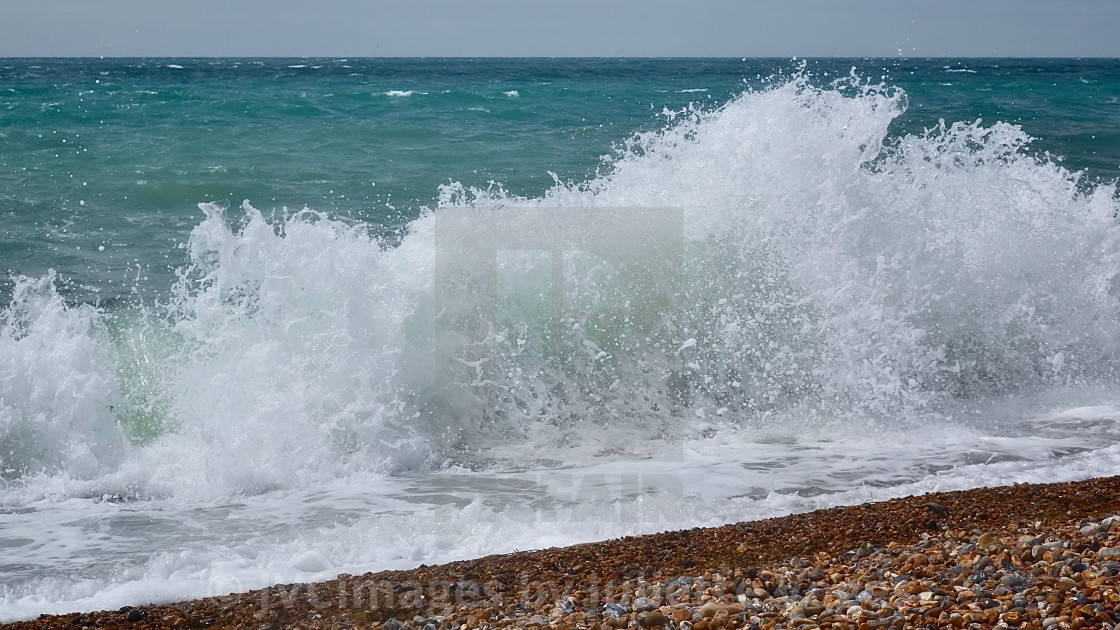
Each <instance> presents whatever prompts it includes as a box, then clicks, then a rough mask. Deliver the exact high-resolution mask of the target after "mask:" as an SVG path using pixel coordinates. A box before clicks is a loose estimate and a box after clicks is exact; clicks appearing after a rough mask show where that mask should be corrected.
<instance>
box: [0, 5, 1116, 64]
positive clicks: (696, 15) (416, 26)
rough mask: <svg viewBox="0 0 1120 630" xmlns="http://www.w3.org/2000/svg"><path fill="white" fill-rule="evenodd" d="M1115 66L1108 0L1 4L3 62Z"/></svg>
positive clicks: (1113, 24)
mask: <svg viewBox="0 0 1120 630" xmlns="http://www.w3.org/2000/svg"><path fill="white" fill-rule="evenodd" d="M899 54H902V55H907V56H922V57H926V56H963V57H972V56H1083V57H1088V56H1095V57H1120V0H772V1H768V2H756V1H751V0H701V1H697V2H687V1H684V0H674V1H672V2H670V1H667V0H596V1H592V0H322V1H315V0H174V1H170V0H34V1H30V0H0V56H99V55H104V56H292V57H299V56H736V57H738V56H744V57H754V56H794V55H796V56H896V55H899Z"/></svg>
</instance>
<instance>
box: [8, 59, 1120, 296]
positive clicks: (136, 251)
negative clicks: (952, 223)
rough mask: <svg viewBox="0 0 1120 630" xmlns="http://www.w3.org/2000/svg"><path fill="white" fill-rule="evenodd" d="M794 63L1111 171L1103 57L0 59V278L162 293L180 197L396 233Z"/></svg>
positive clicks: (185, 202)
mask: <svg viewBox="0 0 1120 630" xmlns="http://www.w3.org/2000/svg"><path fill="white" fill-rule="evenodd" d="M802 67H804V68H805V72H807V73H808V74H809V76H810V80H811V81H812V82H814V83H817V84H824V85H827V84H828V83H829V82H831V81H833V80H835V79H838V78H843V77H846V76H848V74H849V72H851V71H853V70H854V71H855V72H856V74H857V75H858V76H860V77H861V79H862V80H864V81H870V82H872V83H879V82H880V81H883V82H885V83H886V84H888V85H890V86H892V87H897V88H901V89H903V90H905V91H906V94H907V96H908V99H909V107H908V108H907V109H906V111H905V113H903V114H901V115H900V116H899V117H898V118H897V119H896V120H895V121H894V122H893V123H892V124H891V128H890V131H891V133H892V134H895V135H898V134H902V133H905V132H916V131H920V130H922V129H923V128H928V127H934V126H936V125H937V123H938V120H940V119H944V120H945V121H947V122H949V123H952V122H955V121H973V120H976V119H983V120H984V121H986V122H988V123H992V122H995V121H1005V122H1010V123H1013V124H1017V125H1021V126H1022V128H1023V130H1024V132H1026V133H1027V134H1029V135H1030V136H1032V137H1034V138H1036V140H1035V141H1034V142H1033V143H1032V145H1031V149H1030V150H1031V151H1032V152H1034V153H1044V152H1049V153H1051V154H1052V155H1054V156H1055V159H1062V164H1063V165H1064V166H1066V167H1067V168H1069V169H1070V170H1073V171H1080V170H1085V171H1086V175H1087V177H1088V178H1089V179H1105V180H1108V179H1114V178H1116V177H1117V176H1118V175H1120V131H1118V130H1120V109H1118V104H1117V102H1118V99H1120V83H1118V81H1120V79H1118V74H1120V65H1118V63H1117V62H1116V61H1115V60H1030V59H1027V60H1007V59H969V60H959V59H951V60H948V59H940V60H939V59H933V60H882V59H871V60H868V59H828V60H808V61H805V62H801V61H797V60H784V59H783V60H771V59H761V60H760V59H748V60H742V61H741V60H738V59H695V60H693V59H664V60H644V59H590V60H568V59H544V60H538V59H509V60H489V59H450V60H438V59H434V60H425V59H401V60H396V59H281V60H277V59H261V60H252V59H131V60H129V59H123V60H122V59H108V60H90V59H19V60H15V59H8V60H5V61H4V62H3V63H2V64H0V86H2V87H0V130H2V131H0V133H3V134H4V137H3V138H0V140H2V141H3V142H2V143H0V216H3V217H4V219H5V225H4V227H5V229H4V233H3V236H2V237H0V239H2V240H0V269H3V270H7V271H8V272H10V273H12V274H23V275H29V276H37V275H41V274H42V273H44V272H46V270H47V269H56V270H57V271H58V272H59V273H60V275H61V277H62V278H63V280H64V282H65V284H64V287H65V289H64V292H65V293H66V294H68V295H73V297H74V299H77V300H81V301H89V302H97V303H101V304H103V305H106V306H111V305H113V304H114V303H115V301H116V300H119V299H121V298H123V297H127V296H128V295H129V292H130V291H131V290H132V288H133V287H134V286H136V285H137V282H136V281H135V277H136V275H137V273H136V266H137V264H139V266H140V268H141V269H142V271H143V274H142V276H141V278H142V277H143V276H144V275H146V276H148V277H149V280H148V281H146V282H145V281H143V280H141V282H140V283H139V284H140V288H141V289H142V291H143V292H144V293H145V294H151V293H158V292H159V291H162V290H165V289H166V288H167V286H168V285H169V284H170V282H169V277H170V275H169V273H168V266H169V265H171V266H177V265H181V264H182V263H183V262H184V257H183V255H182V252H181V251H179V250H176V245H177V244H178V243H180V242H184V241H185V240H186V238H187V236H188V235H189V232H190V230H191V228H192V227H194V225H195V224H197V222H198V221H199V219H200V217H201V213H200V212H199V211H198V210H197V208H196V204H198V203H199V202H207V201H224V202H226V203H231V204H233V205H234V206H236V205H237V204H239V203H240V202H241V201H242V200H243V199H248V200H250V201H251V202H253V204H254V205H255V206H256V207H257V208H259V209H261V210H262V211H265V212H272V211H276V212H282V209H283V208H285V207H286V208H288V209H290V210H298V209H300V208H303V207H309V208H312V209H315V210H318V211H323V212H327V213H330V214H331V215H332V216H339V217H351V218H354V219H357V220H361V221H363V222H365V223H367V224H368V225H370V226H371V227H373V228H374V229H375V231H376V232H377V233H379V234H381V233H395V232H396V231H398V230H399V229H400V228H402V227H403V226H404V225H405V224H407V222H408V221H410V220H411V219H414V218H415V217H416V216H417V215H418V213H419V212H420V211H421V209H422V208H432V207H434V206H435V205H436V201H437V196H438V190H437V189H438V187H439V186H440V185H442V184H447V183H449V182H461V183H462V184H464V185H465V186H478V187H487V186H490V185H495V186H502V187H503V188H504V189H505V190H507V191H509V192H510V193H511V194H515V195H523V196H527V197H536V196H539V195H541V194H542V193H543V192H544V191H545V190H547V189H548V188H549V187H550V186H552V184H553V179H552V176H551V175H550V173H555V174H556V175H557V176H558V177H559V178H560V179H561V180H563V181H577V182H578V181H584V180H587V179H589V178H591V177H592V176H593V175H594V174H595V172H596V171H597V170H599V169H601V168H602V167H603V164H602V161H601V160H602V158H603V156H608V155H612V154H613V153H614V152H615V151H616V150H617V148H619V147H621V146H622V145H623V143H624V142H625V141H626V140H627V139H629V138H631V136H632V135H633V134H634V133H638V132H642V131H651V130H656V129H659V128H661V127H663V126H664V125H665V124H666V117H665V116H664V112H665V111H666V110H670V111H678V110H681V109H683V108H687V107H689V106H697V107H705V108H709V109H713V108H716V107H718V106H720V105H722V104H724V103H726V102H727V101H728V100H729V99H730V98H732V97H733V96H735V95H737V94H739V93H741V92H743V91H744V90H747V89H758V88H761V87H763V86H766V85H771V84H774V83H775V82H780V81H781V80H782V79H781V77H782V76H787V77H788V76H790V75H791V74H794V73H796V72H798V71H799V69H800V68H802ZM102 246H104V247H105V250H104V251H101V250H99V248H100V247H102ZM11 287H12V282H11V279H10V278H4V279H2V280H0V301H6V300H7V299H8V298H10V295H11Z"/></svg>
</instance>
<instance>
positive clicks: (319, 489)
mask: <svg viewBox="0 0 1120 630" xmlns="http://www.w3.org/2000/svg"><path fill="white" fill-rule="evenodd" d="M905 103H906V99H905V96H904V95H903V94H902V93H900V92H897V91H892V90H889V89H884V88H878V87H868V86H861V85H859V84H858V82H855V81H853V82H842V83H838V84H836V85H835V86H834V87H832V88H830V89H819V88H815V87H812V86H811V85H809V83H808V81H806V80H805V79H803V78H798V79H794V80H793V81H791V82H789V83H786V84H784V85H779V86H776V87H774V88H772V89H769V90H766V91H761V92H752V93H747V94H744V95H742V96H740V97H738V98H736V99H734V100H733V101H732V102H730V103H728V104H726V105H724V106H723V107H720V108H718V109H713V110H699V109H691V110H686V111H684V112H680V113H677V114H676V115H675V116H674V119H673V120H672V122H670V123H669V124H668V125H667V126H666V127H665V128H664V129H661V130H657V131H653V132H648V133H643V134H638V135H636V136H634V137H632V138H630V139H628V140H627V141H626V142H625V143H624V145H623V147H622V148H621V150H620V152H619V153H618V155H616V156H615V158H614V159H613V161H612V163H610V164H609V165H606V167H605V168H604V169H603V175H601V176H600V177H597V178H596V179H593V180H591V181H588V182H582V183H565V182H559V181H558V182H557V183H556V185H555V186H554V187H552V188H551V189H550V190H549V191H548V192H547V193H546V194H545V195H543V196H542V197H540V198H535V199H525V198H519V197H515V196H511V195H509V194H507V193H505V192H503V191H501V190H500V189H498V188H494V189H488V190H476V189H470V188H467V187H464V186H462V185H459V184H450V185H448V186H445V187H443V188H442V189H441V191H440V202H439V207H437V208H435V209H434V211H432V212H427V213H425V214H424V215H423V216H421V218H419V219H418V220H416V221H415V222H414V223H413V224H412V225H411V226H410V228H409V233H408V234H407V235H406V236H405V237H404V239H403V240H402V242H401V243H400V244H399V245H398V246H395V247H391V248H390V247H386V246H384V245H382V244H381V243H379V242H378V241H376V240H375V239H373V238H371V237H370V236H369V231H368V230H367V228H366V226H363V225H360V224H354V223H352V222H347V221H341V220H338V219H334V218H331V217H329V216H327V215H324V214H321V213H316V212H312V211H304V212H300V213H297V214H295V215H293V216H291V217H288V218H286V219H283V220H269V219H266V218H265V217H264V216H263V215H261V213H259V212H257V211H256V210H255V209H253V208H252V206H250V205H249V204H245V205H244V206H243V209H242V211H241V212H240V213H239V214H238V215H237V216H232V217H231V216H229V213H228V212H226V211H225V210H224V209H223V208H221V207H219V206H216V205H212V204H204V205H203V206H201V207H202V210H203V212H204V214H205V218H204V219H203V220H202V222H201V223H200V224H199V225H198V226H197V227H196V228H195V229H194V231H193V233H192V235H191V238H190V242H189V244H188V246H189V253H190V259H191V264H190V265H189V266H188V267H187V268H184V269H182V270H181V272H180V281H179V283H178V285H177V286H176V287H175V290H174V292H173V297H172V298H171V299H170V301H169V303H168V304H166V305H165V306H164V307H161V308H152V309H150V310H149V311H147V312H144V313H137V314H133V315H126V314H115V315H113V316H107V315H105V314H102V313H98V312H97V311H95V310H94V309H92V308H90V307H71V306H67V305H66V304H65V303H64V302H63V300H62V299H61V298H60V297H59V296H58V294H57V293H56V292H55V290H54V286H53V284H54V281H53V278H51V277H49V276H48V277H46V278H42V279H38V280H29V279H21V280H19V282H18V284H17V290H16V292H15V297H14V299H13V301H12V304H11V305H10V306H9V307H8V309H6V310H5V311H3V314H2V315H0V447H2V448H0V453H3V455H0V458H2V462H3V471H4V472H3V481H0V484H2V485H0V503H3V504H4V505H5V506H8V507H12V508H18V509H17V510H14V513H13V514H11V515H6V517H5V521H4V524H3V535H4V536H5V537H7V538H9V539H11V540H15V541H18V544H11V545H6V546H2V547H0V565H5V566H16V565H17V564H19V565H20V566H24V567H27V568H21V569H19V570H18V571H17V570H13V572H12V573H11V574H10V575H8V576H6V577H5V581H4V584H3V585H2V586H0V593H2V597H3V599H2V601H0V619H4V620H10V619H15V618H21V617H28V616H33V615H35V614H38V613H40V612H47V611H56V612H57V611H63V610H78V609H90V608H98V607H116V606H120V605H124V604H135V603H139V602H143V601H157V600H158V601H167V600H171V599H177V598H181V597H188V596H197V595H204V594H216V593H223V592H229V591H231V590H239V589H245V588H251V587H256V586H263V585H265V584H267V583H270V582H277V581H282V582H290V581H297V580H299V581H304V580H310V579H320V578H326V577H331V576H333V574H334V573H337V572H340V571H351V572H357V571H362V570H366V569H372V568H384V567H404V566H408V565H415V564H419V563H421V562H438V561H444V560H450V559H455V558H462V557H467V556H472V555H481V554H485V553H493V552H500V551H509V550H512V549H513V548H521V549H524V548H529V547H543V546H548V545H553V544H565V543H572V542H580V541H586V540H592V539H595V538H603V537H608V536H615V535H622V534H630V533H638V532H644V531H655V530H659V529H668V528H676V527H684V526H694V525H706V524H717V523H722V522H727V521H731V520H742V519H748V518H755V517H762V516H770V515H775V514H782V513H788V512H791V511H798V510H806V509H812V508H816V507H823V506H827V505H835V504H839V503H850V502H857V501H865V500H868V499H875V498H885V497H888V496H897V495H900V494H909V493H913V492H921V491H929V490H935V489H940V490H948V489H956V488H964V487H971V486H976V485H987V484H996V483H1008V482H1012V481H1043V480H1045V481H1051V480H1059V479H1074V478H1081V477H1086V476H1091V475H1104V474H1116V473H1117V472H1118V471H1120V446H1118V444H1120V431H1118V430H1117V429H1116V426H1117V419H1118V418H1120V411H1118V409H1120V403H1118V401H1117V400H1115V397H1114V395H1113V394H1112V393H1111V392H1113V391H1115V387H1114V385H1115V383H1116V380H1117V374H1116V373H1115V370H1114V367H1113V366H1114V365H1115V364H1116V357H1117V356H1118V353H1120V347H1117V344H1118V343H1120V330H1118V329H1117V328H1118V327H1120V318H1117V308H1118V306H1120V302H1118V296H1120V279H1118V278H1120V241H1118V239H1117V226H1116V216H1117V214H1118V212H1120V202H1118V200H1117V195H1116V191H1115V188H1114V187H1113V186H1111V185H1095V184H1086V183H1083V182H1081V181H1080V178H1079V176H1078V175H1077V174H1075V173H1070V172H1068V171H1066V170H1065V169H1063V168H1062V167H1061V166H1059V165H1057V164H1055V163H1052V162H1049V161H1042V160H1039V159H1037V158H1035V157H1032V156H1031V155H1030V153H1029V151H1028V149H1029V139H1028V138H1027V137H1026V136H1025V135H1024V134H1023V132H1022V131H1021V130H1020V129H1019V128H1018V127H1016V126H1013V125H1008V124H1004V123H996V124H993V125H990V126H984V125H982V124H981V123H979V122H966V123H953V124H943V125H941V126H939V127H937V128H935V129H932V130H930V131H928V132H926V133H923V134H920V135H907V136H903V137H889V136H888V132H889V126H890V124H891V122H892V121H893V120H894V119H895V118H896V117H897V116H898V114H899V113H900V112H901V111H902V110H903V108H904V107H905ZM516 207H523V208H527V209H529V210H531V211H532V212H540V211H542V209H546V210H548V211H549V212H554V213H555V222H556V223H557V224H558V225H562V224H565V223H564V222H565V221H568V222H569V223H567V225H569V226H570V225H577V226H578V222H576V223H575V224H573V223H571V219H570V217H580V216H582V217H585V218H586V217H590V216H592V215H590V214H587V213H589V212H599V213H601V214H604V215H605V214H607V209H610V208H616V209H617V208H629V209H631V210H630V212H639V213H640V210H633V209H635V208H638V209H640V208H643V207H644V208H649V207H658V208H664V207H676V208H680V209H681V214H680V215H679V216H680V226H679V231H678V234H676V238H675V240H674V239H673V238H669V239H667V240H665V241H652V240H651V241H648V242H642V243H640V244H639V245H641V246H640V247H637V248H635V247H631V246H629V245H631V244H629V243H627V239H626V238H625V236H627V235H625V234H624V235H622V236H621V237H619V238H617V239H616V240H617V243H616V246H615V247H614V248H613V249H611V250H609V251H604V250H602V249H599V250H594V249H589V250H587V251H582V252H579V251H570V252H567V253H565V254H563V257H562V258H560V259H558V260H559V261H560V263H559V264H558V263H557V261H556V260H553V259H552V257H551V255H550V254H549V252H548V251H547V248H544V251H541V250H540V249H539V248H540V246H539V245H534V246H532V247H528V249H529V250H531V251H525V250H526V245H525V243H526V242H530V241H532V239H531V238H530V233H534V234H535V230H536V229H537V228H536V227H535V226H533V225H528V224H525V223H524V222H523V221H519V219H518V215H517V214H516V211H514V210H511V208H516ZM564 208H567V209H568V210H564ZM573 209H576V210H573ZM579 209H583V210H579ZM581 212H583V213H584V214H580V213H581ZM472 213H473V214H472ZM565 213H567V214H565ZM450 216H475V217H477V219H478V221H480V222H481V223H482V224H485V225H495V224H494V223H493V220H494V217H500V218H502V220H503V221H504V225H496V227H495V229H494V230H492V231H493V232H494V235H493V239H495V240H492V241H489V242H488V243H489V245H487V247H492V248H493V250H501V251H498V252H497V253H486V254H485V255H480V256H479V257H478V259H477V260H471V259H461V262H462V266H461V267H460V268H458V269H457V271H461V272H464V274H465V275H462V276H461V277H463V278H466V279H468V280H470V279H472V278H474V279H477V278H479V277H482V276H483V275H486V276H487V277H492V278H494V281H493V283H492V284H490V285H487V286H488V287H489V289H488V290H490V291H492V292H491V293H487V294H484V295H483V296H484V297H485V296H488V297H487V300H489V301H488V302H486V301H484V302H480V304H481V305H482V306H481V307H480V308H479V309H478V310H466V309H463V308H462V306H463V305H462V304H455V303H453V304H447V303H445V302H446V301H445V302H444V303H441V301H440V295H441V294H440V291H442V290H446V289H441V286H442V285H440V281H439V280H438V277H437V272H438V269H437V265H438V261H439V258H440V255H441V251H443V250H441V247H447V245H446V241H440V240H439V238H440V236H439V235H440V234H441V232H440V230H441V225H442V226H446V223H441V221H446V220H447V219H446V217H450ZM524 216H535V215H532V214H530V213H528V212H526V213H525V214H524ZM649 216H650V217H652V216H653V215H649ZM566 217H569V218H566ZM487 221H489V222H490V223H486V222H487ZM630 236H631V237H632V233H631V234H630ZM532 238H537V237H536V236H533V237H532ZM607 241H608V242H609V241H610V239H607ZM532 242H537V241H532ZM441 243H443V244H442V245H441ZM534 247H536V248H538V249H536V250H535V251H533V250H534ZM486 252H491V250H489V249H487V250H486ZM495 256H496V258H495ZM662 259H668V260H678V261H679V263H680V264H679V265H677V266H676V269H675V270H674V272H673V273H671V274H665V275H660V274H655V275H654V277H653V278H652V280H659V281H661V282H653V281H652V280H651V278H650V277H649V276H650V274H649V273H645V274H643V271H642V270H643V269H645V270H649V269H655V268H656V267H655V265H656V264H657V261H658V260H662ZM557 270H560V271H557ZM560 272H562V276H561V281H562V285H561V286H562V287H563V289H564V290H563V292H562V293H561V295H562V300H558V301H553V298H550V297H549V296H550V295H553V294H554V293H555V292H552V284H551V283H552V281H553V280H552V279H553V278H554V277H556V276H554V275H553V274H556V273H560ZM448 277H459V276H448ZM448 277H445V278H444V280H446V279H447V278H448ZM668 278H675V280H676V281H675V282H667V281H666V279H668ZM454 291H460V293H454ZM452 294H453V295H462V294H464V293H463V287H459V288H457V289H453V293H452ZM670 298H671V299H670ZM556 304H562V306H560V307H557V306H556ZM558 308H559V309H560V310H559V311H558V310H557V309H558ZM557 313H559V315H560V317H557ZM445 359H447V360H449V361H447V362H448V365H450V367H449V368H448V367H447V366H442V364H441V361H443V360H445ZM441 366H442V367H441ZM441 370H444V371H441ZM437 375H443V376H449V378H447V379H441V378H434V377H435V376H437ZM518 506H529V507H527V508H526V507H518ZM9 516H10V518H9ZM92 531H98V532H101V533H99V535H98V537H97V538H96V539H94V538H92V537H91V532H92ZM17 558H18V562H17V560H16V559H17ZM76 564H80V565H82V566H84V567H85V568H84V569H83V574H84V575H85V577H59V575H68V574H69V573H62V572H61V571H59V568H60V567H63V566H74V565H76Z"/></svg>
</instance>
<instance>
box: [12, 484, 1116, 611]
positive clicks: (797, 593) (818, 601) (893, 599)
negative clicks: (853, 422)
mask: <svg viewBox="0 0 1120 630" xmlns="http://www.w3.org/2000/svg"><path fill="white" fill-rule="evenodd" d="M1113 516H1118V518H1117V519H1112V518H1110V517H1113ZM1118 576H1120V477H1103V478H1095V479H1088V480H1085V481H1079V482H1066V483H1056V484H1018V485H1015V486H1003V487H994V488H978V489H973V490H965V491H956V492H944V493H931V494H926V495H920V496H911V497H904V498H898V499H891V500H887V501H883V502H879V503H865V504H862V505H855V506H848V507H833V508H827V509H823V510H817V511H815V512H808V513H803V514H796V515H791V516H785V517H779V518H770V519H764V520H760V521H754V522H750V523H734V524H730V525H725V526H721V527H714V528H694V529H689V530H680V531H669V532H663V533H660V534H650V535H643V536H629V537H624V538H621V539H616V540H608V541H603V542H597V543H585V544H581V545H575V546H571V547H564V548H553V549H545V550H537V551H525V552H515V553H511V554H504V555H492V556H486V557H483V558H479V559H476V560H470V561H459V562H452V563H448V564H443V565H438V566H426V565H421V566H420V567H417V568H416V569H411V570H406V571H381V572H378V573H366V574H364V575H361V576H351V575H340V576H339V577H337V578H336V579H334V580H329V581H327V582H321V583H313V584H293V585H277V586H273V587H271V588H266V589H260V590H254V591H249V592H247V593H239V594H231V595H228V596H224V597H209V598H203V599H198V600H192V601H188V602H179V603H174V604H163V605H146V606H137V607H128V606H126V607H124V608H122V609H120V610H117V611H102V612H92V613H85V614H82V613H71V614H64V615H42V616H40V617H38V618H36V619H32V620H26V621H18V622H13V623H10V624H4V625H3V626H2V627H5V628H12V629H13V630H17V629H18V630H32V629H35V630H46V629H48V628H50V629H54V628H59V629H62V628H67V629H70V630H75V629H78V628H82V627H87V628H88V627H115V628H116V627H119V628H137V629H140V628H174V629H179V628H208V627H214V628H225V627H230V628H233V627H239V628H254V629H256V630H285V629H291V630H294V629H295V628H304V629H310V628H316V629H318V628H330V629H332V630H350V629H351V628H386V629H388V630H397V629H399V628H402V627H405V626H410V627H413V628H417V629H423V630H443V629H445V628H446V629H448V630H455V629H463V630H473V629H475V628H491V627H537V628H544V627H550V628H558V629H559V628H572V629H574V628H589V629H591V628H607V627H646V628H656V627H663V628H674V629H678V630H716V629H717V628H725V629H731V628H760V629H766V628H777V627H799V628H814V627H822V628H828V627H832V628H853V629H863V628H875V627H915V626H918V627H925V626H926V625H929V626H939V627H944V626H947V625H950V626H954V627H980V628H990V627H998V628H1004V627H1006V628H1015V627H1019V628H1024V629H1025V628H1055V629H1062V628H1080V627H1112V625H1113V624H1115V623H1116V622H1117V621H1120V577H1118Z"/></svg>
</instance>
